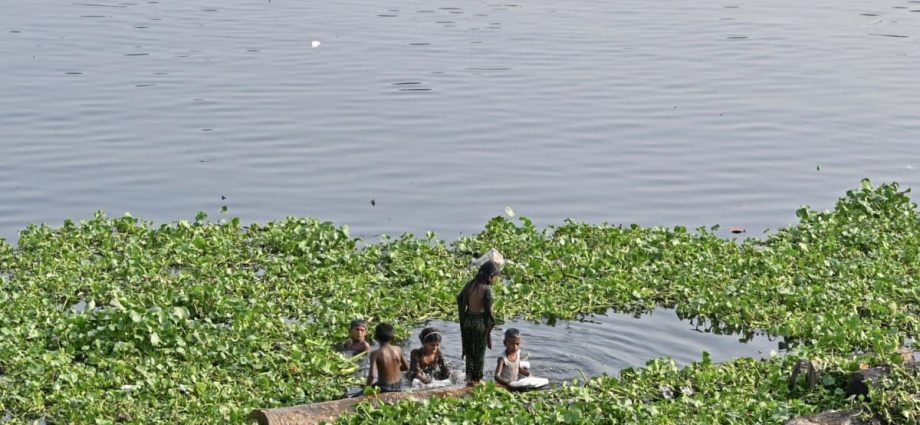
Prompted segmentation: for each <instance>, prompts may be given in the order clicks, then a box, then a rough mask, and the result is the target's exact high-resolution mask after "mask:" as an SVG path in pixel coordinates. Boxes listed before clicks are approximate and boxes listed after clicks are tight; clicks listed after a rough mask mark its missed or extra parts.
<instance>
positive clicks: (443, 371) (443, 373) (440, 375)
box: [435, 354, 450, 379]
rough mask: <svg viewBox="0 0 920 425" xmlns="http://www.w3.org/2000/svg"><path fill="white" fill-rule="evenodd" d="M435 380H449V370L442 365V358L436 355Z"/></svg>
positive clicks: (444, 364) (445, 365)
mask: <svg viewBox="0 0 920 425" xmlns="http://www.w3.org/2000/svg"><path fill="white" fill-rule="evenodd" d="M435 378H437V379H447V378H450V369H449V368H448V367H447V364H446V363H444V356H442V355H441V354H438V371H437V372H436V375H435Z"/></svg>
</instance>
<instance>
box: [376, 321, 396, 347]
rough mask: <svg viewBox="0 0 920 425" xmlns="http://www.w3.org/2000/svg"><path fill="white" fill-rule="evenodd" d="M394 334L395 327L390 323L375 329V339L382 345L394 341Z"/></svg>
mask: <svg viewBox="0 0 920 425" xmlns="http://www.w3.org/2000/svg"><path fill="white" fill-rule="evenodd" d="M393 332H394V331H393V325H391V324H389V323H381V324H379V325H377V327H376V328H375V329H374V339H376V340H377V341H379V342H380V343H381V344H385V343H388V342H390V341H393Z"/></svg>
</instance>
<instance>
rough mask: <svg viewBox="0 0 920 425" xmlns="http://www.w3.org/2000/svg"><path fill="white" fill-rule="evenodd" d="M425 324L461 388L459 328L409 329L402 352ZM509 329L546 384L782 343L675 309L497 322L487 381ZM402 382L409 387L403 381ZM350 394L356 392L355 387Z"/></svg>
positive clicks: (742, 353)
mask: <svg viewBox="0 0 920 425" xmlns="http://www.w3.org/2000/svg"><path fill="white" fill-rule="evenodd" d="M428 326H431V327H434V328H436V329H438V331H439V332H440V333H441V335H442V341H441V352H442V353H443V356H444V359H445V361H446V363H447V364H448V365H449V367H450V368H451V370H452V373H451V382H452V383H455V384H462V383H463V382H464V374H463V370H464V362H463V360H462V358H461V356H460V353H461V351H462V350H461V344H460V325H459V324H457V323H456V322H447V321H443V320H433V321H430V322H428V323H426V324H425V325H423V326H420V327H419V328H418V329H415V330H414V331H413V332H412V335H411V336H410V338H409V340H408V341H404V342H403V351H404V355H405V356H406V358H408V357H409V351H410V350H411V349H414V348H419V347H420V346H421V342H419V339H418V335H419V332H420V331H421V330H422V329H423V328H424V327H428ZM509 328H516V329H518V330H519V331H520V333H521V339H522V348H521V353H522V359H523V360H527V361H529V362H530V370H531V372H532V373H533V375H534V376H538V377H541V378H547V379H549V380H550V382H551V383H552V384H559V383H561V382H563V381H567V380H572V379H582V378H584V377H592V376H600V375H602V374H607V375H611V376H616V375H617V374H619V372H620V371H621V370H623V369H625V368H630V367H641V366H644V365H645V363H646V362H647V361H648V360H649V359H652V358H659V357H668V358H671V359H673V360H674V361H675V362H676V363H677V364H678V365H680V366H685V365H688V364H690V363H692V362H698V361H701V360H702V359H703V352H706V353H709V355H710V358H711V359H712V361H713V362H723V361H726V360H730V359H733V358H737V357H753V358H764V357H769V356H771V355H781V354H782V353H783V352H784V350H785V348H786V347H785V346H784V345H782V344H781V342H783V341H784V339H783V338H773V337H769V336H767V335H764V334H763V333H757V332H747V333H745V334H733V333H724V332H721V331H718V330H714V329H713V326H712V324H711V323H709V322H706V321H699V320H697V321H691V320H681V319H680V318H679V317H678V316H677V313H676V312H675V311H674V310H669V309H664V308H658V309H655V310H653V311H650V312H648V313H646V314H637V315H632V314H623V313H617V312H614V311H608V312H607V313H606V314H602V315H593V316H588V317H586V318H585V319H584V320H579V321H568V320H561V321H557V322H556V323H555V324H553V325H547V324H545V323H537V322H530V321H525V320H517V319H515V320H508V321H505V322H504V323H501V324H499V325H498V326H497V327H496V328H495V330H493V332H492V342H493V345H492V349H491V350H487V351H486V362H485V369H484V375H485V378H486V379H487V380H491V379H492V377H493V374H494V373H493V372H494V371H495V366H496V359H498V357H500V356H501V355H502V353H503V351H504V347H503V345H502V336H503V334H504V332H505V330H507V329H509ZM371 333H373V332H371ZM374 348H376V347H374ZM360 364H361V370H360V371H359V372H358V374H359V376H361V377H363V376H366V375H364V374H366V373H367V360H366V357H365V358H362V361H361V363H360ZM406 385H409V383H408V382H404V386H406ZM352 391H353V393H356V392H357V389H353V390H352Z"/></svg>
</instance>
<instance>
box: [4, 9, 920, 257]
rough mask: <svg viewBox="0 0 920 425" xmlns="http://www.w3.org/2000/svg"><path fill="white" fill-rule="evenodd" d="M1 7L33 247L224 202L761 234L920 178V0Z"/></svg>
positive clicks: (11, 171) (443, 221) (12, 181)
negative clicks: (130, 218) (873, 185)
mask: <svg viewBox="0 0 920 425" xmlns="http://www.w3.org/2000/svg"><path fill="white" fill-rule="evenodd" d="M0 6H2V10H3V13H2V14H0V54H2V59H0V75H2V78H0V237H5V238H7V239H11V240H12V239H15V237H16V232H17V230H19V229H21V228H23V227H24V226H25V225H26V224H27V223H37V222H47V223H51V224H54V225H59V224H60V223H61V221H62V220H64V219H65V218H84V217H89V216H91V215H92V213H93V212H94V211H95V210H105V211H107V212H108V213H109V214H113V215H120V214H122V213H123V212H126V211H130V212H131V213H132V214H134V215H136V216H140V217H144V218H148V219H152V220H156V221H159V222H163V221H171V220H176V219H185V218H190V217H192V216H193V215H194V213H195V212H196V211H199V210H205V211H209V212H212V213H216V212H217V211H218V210H219V208H220V207H221V206H222V205H227V206H228V207H229V208H230V213H231V214H234V215H239V216H240V217H242V218H243V219H244V221H251V220H257V221H266V220H272V219H278V218H282V217H284V216H287V215H300V216H315V217H319V218H322V219H326V220H332V221H335V222H338V223H346V224H349V225H350V226H351V228H352V229H353V231H354V233H355V234H358V235H362V236H370V237H372V236H374V235H377V234H380V233H402V232H405V231H412V232H424V231H426V230H434V231H437V232H439V233H441V235H442V237H444V238H445V239H453V238H454V237H456V236H457V235H458V234H468V233H473V232H477V231H478V230H479V229H481V225H482V223H483V222H485V221H486V220H488V218H489V217H492V216H494V215H498V214H500V213H502V211H503V210H504V207H505V206H512V207H513V208H514V209H515V210H516V212H517V213H518V214H519V215H526V216H530V217H532V218H534V219H535V221H536V222H537V223H539V224H543V225H545V224H553V223H559V222H561V221H562V220H563V219H564V218H566V217H572V218H575V219H577V220H581V221H588V222H601V221H608V222H611V223H631V222H636V223H641V224H646V225H658V224H660V225H675V224H684V225H688V226H696V225H712V224H722V225H723V226H724V227H723V228H727V227H728V226H741V227H746V228H748V229H750V231H751V232H749V233H748V234H749V235H751V234H752V233H753V234H755V235H756V234H759V232H760V231H762V230H763V229H765V228H776V227H778V226H783V225H786V224H788V223H790V222H792V221H793V220H794V214H793V212H794V211H795V209H796V208H797V207H798V206H799V205H800V204H811V205H813V206H815V207H818V208H827V207H830V206H831V205H832V203H833V200H834V199H835V198H836V197H838V196H839V195H841V194H842V192H843V191H844V190H847V189H850V188H853V187H856V186H857V185H858V182H859V179H860V178H862V177H871V178H873V179H875V180H897V181H900V182H902V183H903V184H906V185H913V186H917V183H918V181H920V174H918V169H920V157H918V154H917V152H918V149H917V140H918V136H920V119H918V115H920V82H918V79H917V75H918V70H920V13H918V12H920V3H918V1H917V0H914V1H907V0H869V1H866V0H863V1H856V0H834V1H820V0H819V1H812V2H801V1H792V0H776V1H771V2H762V1H753V0H732V1H695V2H686V1H673V0H665V1H660V2H649V1H646V0H623V1H615V2H612V1H601V0H572V1H567V2H558V1H546V0H537V1H526V2H517V1H514V2H511V3H500V2H495V1H479V2H469V1H437V0H435V1H424V2H423V1H386V0H385V1H373V2H371V1H365V0H357V1H354V0H353V1H338V2H304V1H293V0H271V1H266V0H260V1H254V0H252V1H250V0H220V1H218V0H206V1H189V0H181V1H180V0H160V1H107V0H74V1H52V0H31V1H14V0H0ZM316 42H318V43H316ZM314 46H315V47H314ZM222 198H225V199H222ZM372 200H373V201H374V204H375V205H372V204H371V201H372Z"/></svg>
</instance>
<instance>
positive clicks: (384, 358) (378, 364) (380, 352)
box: [368, 344, 409, 384]
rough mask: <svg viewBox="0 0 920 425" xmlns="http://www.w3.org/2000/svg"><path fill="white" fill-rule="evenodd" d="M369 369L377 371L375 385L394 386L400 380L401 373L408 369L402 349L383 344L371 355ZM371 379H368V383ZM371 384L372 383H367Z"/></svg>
mask: <svg viewBox="0 0 920 425" xmlns="http://www.w3.org/2000/svg"><path fill="white" fill-rule="evenodd" d="M370 361H371V369H376V371H377V381H376V383H381V384H396V383H398V382H400V380H401V379H402V372H403V371H405V370H408V369H409V365H408V364H407V363H406V358H405V357H403V352H402V349H401V348H399V347H397V346H394V345H390V344H385V345H383V346H381V347H380V348H379V349H377V350H375V351H374V352H373V353H371V358H370ZM371 379H373V378H370V379H369V380H368V381H370V380H371ZM369 383H373V382H369Z"/></svg>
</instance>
